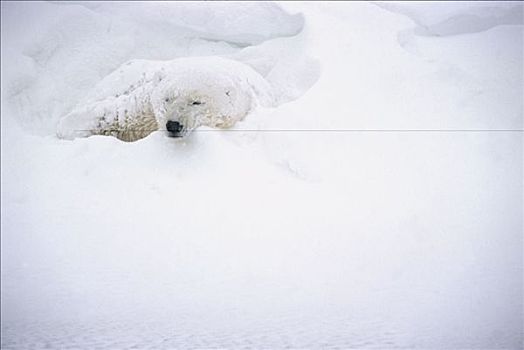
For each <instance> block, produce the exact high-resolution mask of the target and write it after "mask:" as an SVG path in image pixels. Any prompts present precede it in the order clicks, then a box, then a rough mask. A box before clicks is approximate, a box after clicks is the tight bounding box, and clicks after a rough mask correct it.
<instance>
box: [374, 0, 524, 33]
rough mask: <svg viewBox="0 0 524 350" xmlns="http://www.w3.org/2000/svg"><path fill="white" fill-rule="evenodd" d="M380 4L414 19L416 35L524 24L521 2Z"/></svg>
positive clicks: (470, 31) (473, 30) (474, 30)
mask: <svg viewBox="0 0 524 350" xmlns="http://www.w3.org/2000/svg"><path fill="white" fill-rule="evenodd" d="M377 5H379V6H380V7H383V8H385V9H388V10H390V11H393V12H397V13H402V14H404V15H406V16H408V17H409V18H411V19H412V20H413V21H414V22H415V23H416V24H417V28H416V29H415V30H414V33H415V34H418V35H423V36H448V35H458V34H465V33H477V32H481V31H485V30H488V29H490V28H493V27H496V26H499V25H508V24H524V14H523V3H522V2H520V1H463V2H445V1H443V2H438V1H437V2H432V3H431V5H430V6H431V11H428V5H427V3H424V2H416V1H413V2H411V1H409V2H406V1H402V2H398V1H391V2H380V3H377Z"/></svg>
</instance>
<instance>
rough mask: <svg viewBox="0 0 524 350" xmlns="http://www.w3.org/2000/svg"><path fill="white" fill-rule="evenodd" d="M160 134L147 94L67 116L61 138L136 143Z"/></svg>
mask: <svg viewBox="0 0 524 350" xmlns="http://www.w3.org/2000/svg"><path fill="white" fill-rule="evenodd" d="M156 130H158V123H157V120H156V118H155V114H154V112H153V109H152V108H151V104H150V102H149V97H148V95H147V94H145V93H144V92H141V93H139V94H135V95H125V96H119V97H115V98H108V99H106V100H103V101H96V102H91V103H87V104H86V105H84V106H82V107H78V108H76V109H74V110H73V111H72V112H71V113H69V114H68V115H66V116H65V117H64V118H63V119H62V120H61V121H60V124H59V125H58V130H57V135H58V137H60V138H65V139H74V138H76V137H88V136H91V135H107V136H114V137H116V138H118V139H120V140H122V141H128V142H131V141H136V140H139V139H142V138H144V137H146V136H148V135H149V134H150V133H152V132H153V131H156Z"/></svg>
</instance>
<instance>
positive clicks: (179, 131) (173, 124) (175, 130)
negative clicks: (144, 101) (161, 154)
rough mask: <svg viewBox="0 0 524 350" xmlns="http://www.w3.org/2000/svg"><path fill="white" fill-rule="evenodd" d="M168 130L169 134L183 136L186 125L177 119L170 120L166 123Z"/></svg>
mask: <svg viewBox="0 0 524 350" xmlns="http://www.w3.org/2000/svg"><path fill="white" fill-rule="evenodd" d="M166 130H167V131H168V133H169V136H172V137H182V136H184V133H183V131H184V126H183V125H182V124H180V123H179V122H177V121H175V120H168V121H167V123H166Z"/></svg>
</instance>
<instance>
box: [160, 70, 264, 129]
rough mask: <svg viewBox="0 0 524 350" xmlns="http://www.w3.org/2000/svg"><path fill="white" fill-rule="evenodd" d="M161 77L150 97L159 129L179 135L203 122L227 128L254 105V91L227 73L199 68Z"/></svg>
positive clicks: (210, 125) (207, 124)
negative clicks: (211, 71) (187, 73)
mask: <svg viewBox="0 0 524 350" xmlns="http://www.w3.org/2000/svg"><path fill="white" fill-rule="evenodd" d="M189 74H192V76H186V74H182V75H181V74H176V75H173V76H170V75H169V74H168V75H166V76H165V77H163V79H162V80H161V82H160V83H159V84H158V86H157V87H156V88H155V91H154V93H153V94H152V96H151V103H152V106H153V110H154V113H155V117H156V119H157V123H158V127H159V129H160V130H165V131H166V132H167V133H168V135H169V136H174V137H182V136H185V135H187V134H188V133H190V132H191V131H192V130H194V129H195V128H197V127H199V126H202V125H205V126H208V127H212V128H228V127H231V126H232V125H233V124H234V123H235V122H237V121H239V120H241V119H243V118H244V117H245V116H246V114H247V113H248V112H249V110H250V109H251V108H252V106H253V102H254V101H253V92H252V91H251V89H249V88H246V87H245V86H243V84H239V83H238V82H237V81H234V80H233V79H231V78H230V77H228V76H227V75H220V74H217V72H213V73H212V74H211V73H209V72H206V71H202V70H199V71H197V72H195V71H193V72H189Z"/></svg>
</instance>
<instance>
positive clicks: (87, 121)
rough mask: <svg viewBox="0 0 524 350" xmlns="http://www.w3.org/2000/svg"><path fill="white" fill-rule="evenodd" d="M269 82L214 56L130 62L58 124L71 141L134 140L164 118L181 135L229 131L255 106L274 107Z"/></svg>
mask: <svg viewBox="0 0 524 350" xmlns="http://www.w3.org/2000/svg"><path fill="white" fill-rule="evenodd" d="M272 101H273V99H272V98H271V96H270V88H269V85H268V83H267V82H266V81H265V80H264V78H263V77H262V76H260V75H259V74H258V73H257V72H255V71H254V70H253V69H251V68H250V67H249V66H247V65H245V64H243V63H240V62H237V61H233V60H229V59H225V58H218V57H199V58H195V57H192V58H179V59H175V60H172V61H147V60H134V61H130V62H128V63H126V64H124V65H122V66H121V67H120V68H118V69H117V70H116V71H114V72H113V73H111V74H110V75H109V76H107V77H106V78H104V79H103V80H102V81H101V82H100V83H99V84H98V85H97V86H95V88H94V89H93V91H92V92H91V93H89V94H88V95H87V96H86V98H85V99H83V100H82V101H80V102H79V103H78V105H77V106H76V107H75V108H74V109H73V110H72V111H71V112H70V113H69V114H67V115H66V116H64V117H63V118H62V119H61V121H60V123H59V126H58V132H57V134H58V136H59V137H61V138H67V139H72V138H75V137H86V136H90V135H112V136H115V137H118V138H119V139H121V140H124V141H135V140H138V139H141V138H143V137H146V136H147V135H149V134H150V133H151V132H153V131H156V130H165V128H166V127H165V126H166V123H167V121H168V120H173V121H178V122H180V123H181V124H182V125H183V126H184V130H183V134H187V133H188V132H189V131H191V130H193V129H195V128H197V127H198V126H201V125H205V126H209V127H215V128H228V127H231V126H233V125H234V124H235V123H236V122H237V121H239V120H241V119H243V118H244V117H245V116H246V115H247V114H248V113H249V111H250V110H251V109H252V108H254V107H255V106H257V105H265V106H267V105H272Z"/></svg>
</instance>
